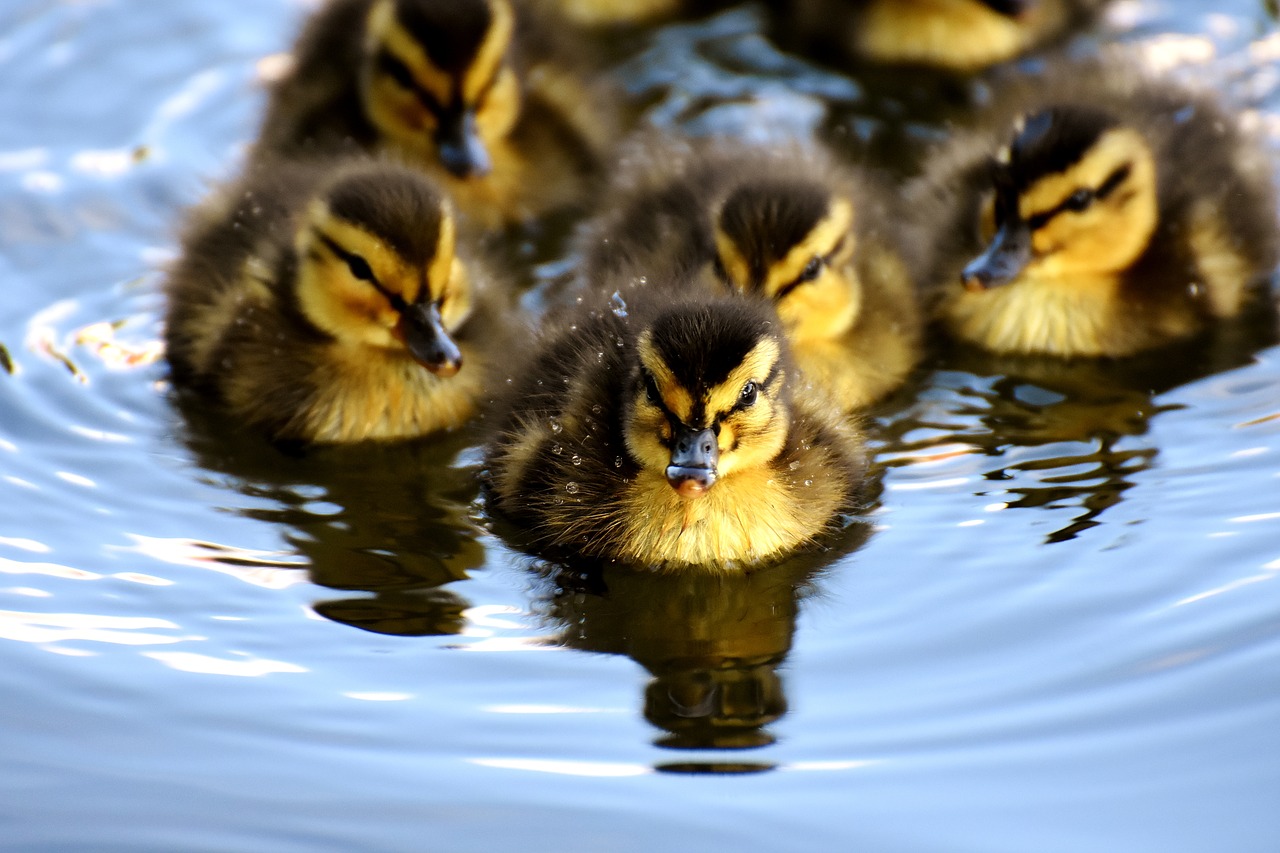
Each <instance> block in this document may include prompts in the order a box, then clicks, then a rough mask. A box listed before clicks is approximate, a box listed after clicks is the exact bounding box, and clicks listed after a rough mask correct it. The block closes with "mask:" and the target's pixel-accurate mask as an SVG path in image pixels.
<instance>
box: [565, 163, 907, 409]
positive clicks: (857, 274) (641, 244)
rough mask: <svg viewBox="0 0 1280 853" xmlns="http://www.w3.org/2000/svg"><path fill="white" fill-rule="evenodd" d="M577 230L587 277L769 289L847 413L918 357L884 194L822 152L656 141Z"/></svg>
mask: <svg viewBox="0 0 1280 853" xmlns="http://www.w3.org/2000/svg"><path fill="white" fill-rule="evenodd" d="M637 148H638V150H637V151H636V152H635V153H633V154H631V155H629V156H628V157H627V158H626V159H624V163H625V164H626V168H625V169H624V173H623V174H622V176H621V177H620V179H619V180H618V182H617V184H616V186H615V187H614V188H613V192H612V193H611V196H612V199H613V206H612V208H611V209H608V210H606V211H605V212H604V213H603V214H601V215H600V216H599V217H598V218H597V219H596V220H595V221H593V222H592V223H589V224H588V226H587V227H586V228H585V229H584V230H583V232H582V233H581V235H580V236H579V238H578V245H579V252H580V255H581V256H582V266H581V277H582V278H583V279H585V286H587V287H593V286H595V285H594V283H595V282H598V281H610V280H612V278H613V277H614V276H616V275H617V274H618V273H619V272H620V271H622V270H633V271H636V272H639V273H640V274H642V275H644V276H645V277H646V278H647V279H653V280H657V281H680V282H688V281H689V278H688V274H690V273H694V274H696V277H697V278H696V283H697V284H698V286H699V287H700V288H702V289H706V290H717V291H719V290H724V289H726V288H727V289H728V290H730V291H734V292H737V293H741V294H746V295H749V296H756V297H762V298H764V299H766V300H768V301H769V302H771V303H772V304H773V305H774V307H775V308H776V310H777V312H778V316H779V318H780V319H781V321H782V324H783V328H784V329H785V330H786V333H787V338H788V341H789V343H790V345H791V350H792V353H793V355H794V357H795V360H796V364H797V365H798V366H799V368H800V369H801V371H802V372H803V373H804V374H805V375H806V377H807V378H809V379H811V380H813V381H815V382H816V383H817V384H818V385H819V386H821V387H822V388H823V389H824V390H825V391H826V392H827V393H828V394H830V396H831V397H832V398H833V399H834V400H835V401H836V402H837V404H838V405H839V406H840V407H841V408H843V409H853V408H859V407H862V406H866V405H868V404H870V403H873V402H875V401H877V400H879V399H881V398H883V397H884V396H885V395H886V394H888V393H889V392H891V391H893V390H894V389H895V388H897V387H898V386H899V385H901V384H902V382H903V381H904V380H905V379H906V377H907V376H908V374H909V373H910V372H911V370H912V368H913V367H914V366H915V365H916V363H917V361H918V360H919V358H920V354H921V341H920V338H921V334H920V332H921V321H920V312H919V308H918V306H917V297H916V287H915V284H914V282H913V281H912V280H911V277H910V275H909V274H908V270H907V267H906V265H905V264H904V262H903V260H902V258H901V257H900V255H899V252H898V249H897V247H896V245H895V244H894V242H893V239H892V233H891V230H892V229H893V228H894V227H895V225H896V222H895V220H896V218H897V217H896V216H895V215H894V214H893V213H892V212H891V210H890V205H889V200H888V198H889V196H888V193H886V192H885V191H884V189H883V188H882V187H881V186H880V184H879V183H878V182H877V181H876V180H875V179H873V177H872V176H871V175H870V174H869V173H867V172H864V171H862V170H858V169H854V168H853V167H849V166H844V165H841V164H838V163H837V162H836V161H835V160H834V159H832V158H831V157H829V156H827V155H826V154H825V153H823V152H822V151H821V150H819V149H816V148H809V147H801V146H798V145H794V146H792V145H784V146H774V147H751V146H747V145H742V144H737V143H734V142H732V141H730V140H724V139H708V140H697V141H687V142H683V143H682V142H677V141H671V140H667V141H662V142H657V141H649V142H646V143H644V144H642V146H638V147H637Z"/></svg>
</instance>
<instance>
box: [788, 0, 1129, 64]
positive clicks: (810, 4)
mask: <svg viewBox="0 0 1280 853" xmlns="http://www.w3.org/2000/svg"><path fill="white" fill-rule="evenodd" d="M1104 2H1105V0H800V2H798V3H785V4H778V5H779V7H780V8H779V13H778V16H777V17H778V21H779V27H780V29H781V30H782V32H783V38H784V40H788V39H790V40H799V41H802V42H804V43H808V44H812V45H814V46H816V47H817V48H818V49H820V50H825V51H827V52H830V53H833V54H836V55H840V56H849V57H852V58H854V59H856V60H861V61H865V62H873V63H884V64H894V65H899V64H902V65H921V66H928V67H934V68H942V69H946V70H949V71H955V72H959V73H966V74H967V73H973V72H976V71H980V70H982V69H983V68H987V67H989V66H992V65H995V64H997V63H1000V62H1005V61H1007V60H1010V59H1013V58H1015V57H1017V56H1021V55H1022V54H1024V53H1027V52H1029V51H1031V50H1033V49H1035V48H1037V47H1040V46H1042V45H1044V44H1047V43H1049V42H1052V41H1053V40H1055V39H1057V38H1060V37H1062V36H1063V35H1064V34H1066V33H1067V32H1069V31H1070V30H1071V29H1073V28H1075V27H1077V26H1079V25H1081V24H1082V23H1083V22H1085V21H1086V20H1087V19H1088V18H1089V16H1090V15H1091V14H1092V13H1093V12H1095V11H1096V10H1097V9H1098V8H1099V7H1100V6H1101V5H1102V4H1103V3H1104Z"/></svg>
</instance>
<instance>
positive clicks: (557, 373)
mask: <svg viewBox="0 0 1280 853" xmlns="http://www.w3.org/2000/svg"><path fill="white" fill-rule="evenodd" d="M630 295H631V299H630V302H628V303H627V304H626V305H625V307H623V306H621V305H620V304H618V301H617V300H614V310H603V311H589V312H585V313H583V314H580V315H578V316H576V317H574V318H572V320H571V321H570V322H569V323H568V324H567V325H565V326H564V327H562V328H560V329H559V330H558V331H551V332H548V333H547V334H546V337H545V338H544V340H543V341H542V343H541V345H540V347H539V348H538V349H537V351H536V352H535V354H534V356H533V357H532V359H531V360H530V363H529V365H528V368H527V369H526V370H524V371H523V372H522V373H521V374H520V375H519V376H517V377H515V378H514V381H513V382H512V387H511V388H510V393H509V395H508V397H507V398H506V400H505V401H504V402H499V403H498V404H497V406H496V408H495V409H494V413H493V421H494V423H493V424H492V426H493V429H494V437H493V439H492V440H491V441H490V442H489V445H488V448H487V452H486V461H487V471H488V474H487V477H488V483H489V495H490V506H491V507H492V508H493V509H494V510H495V512H496V513H497V514H498V515H499V516H500V517H502V516H505V517H506V518H509V519H511V520H512V521H514V522H515V523H516V524H518V525H519V526H521V527H522V528H524V529H525V530H526V531H527V534H522V535H527V537H528V540H529V544H530V546H531V547H532V548H533V549H534V550H535V551H537V552H539V553H543V554H545V555H549V556H553V557H557V558H561V557H573V556H579V557H587V558H603V559H608V560H618V561H623V562H624V563H627V564H631V565H641V566H650V567H654V568H663V569H681V568H689V567H695V566H703V567H708V568H711V569H713V570H724V571H733V570H737V569H744V568H746V567H749V566H751V565H754V564H757V563H759V562H762V561H766V560H771V559H774V558H778V557H781V556H782V555H784V554H786V553H787V552H789V551H792V550H793V549H796V548H800V547H802V546H805V545H807V544H809V543H811V542H813V541H814V540H815V539H816V538H817V537H819V536H820V535H821V534H823V533H824V532H826V531H828V530H830V529H832V528H833V527H834V526H835V523H836V522H835V520H836V516H837V514H838V513H840V512H842V511H843V510H846V509H853V504H854V501H855V498H856V496H857V494H858V492H859V489H860V487H861V485H862V482H863V478H864V474H865V471H866V451H865V446H864V442H863V438H862V436H861V434H860V432H859V431H858V429H857V428H856V427H855V426H853V425H850V424H848V423H846V422H845V421H844V420H843V419H841V418H838V417H837V416H836V415H835V414H834V412H833V408H832V406H831V405H830V404H829V403H828V402H827V401H826V400H825V399H824V398H823V397H822V395H821V394H820V393H819V392H818V391H817V389H814V388H811V387H806V386H805V385H804V384H803V383H802V381H801V378H800V376H799V374H798V373H797V372H796V370H795V368H794V367H793V366H792V364H791V361H790V358H789V353H788V351H787V345H786V341H785V339H784V337H783V336H782V335H781V333H780V331H779V329H778V324H777V321H776V318H775V316H774V314H773V312H772V311H771V310H770V309H769V308H768V306H766V305H764V304H761V303H759V302H756V301H752V300H745V299H734V298H730V297H700V296H696V295H690V296H688V297H687V298H685V299H679V300H671V299H666V298H663V299H649V300H645V299H644V298H643V297H644V296H646V295H649V296H652V295H653V294H652V293H650V292H649V291H636V292H631V294H630ZM624 301H625V299H624Z"/></svg>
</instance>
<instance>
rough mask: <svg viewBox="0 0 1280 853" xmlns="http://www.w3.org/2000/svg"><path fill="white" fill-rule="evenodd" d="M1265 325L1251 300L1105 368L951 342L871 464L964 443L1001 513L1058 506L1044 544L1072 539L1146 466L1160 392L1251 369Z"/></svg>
mask: <svg viewBox="0 0 1280 853" xmlns="http://www.w3.org/2000/svg"><path fill="white" fill-rule="evenodd" d="M1274 318H1275V315H1274V309H1272V308H1271V307H1270V306H1268V305H1266V304H1264V301H1258V302H1256V303H1254V304H1252V305H1251V306H1250V308H1249V310H1248V311H1246V312H1245V314H1243V315H1242V316H1241V317H1239V318H1236V319H1234V320H1231V321H1227V322H1224V323H1220V324H1218V325H1216V326H1215V327H1214V328H1213V329H1211V330H1210V331H1209V332H1208V333H1207V334H1206V335H1203V336H1201V337H1199V338H1197V339H1195V340H1193V341H1189V342H1184V343H1181V344H1175V345H1173V346H1170V347H1165V348H1162V349H1160V350H1159V351H1157V352H1149V353H1144V354H1140V355H1137V356H1133V357H1131V358H1128V359H1125V360H1123V361H1118V362H1114V363H1108V362H1099V361H1096V360H1083V361H1073V362H1064V361H1062V360H1060V359H1053V358H1048V357H1043V358H1035V357H1013V356H997V355H993V354H991V353H987V352H983V351H979V350H975V349H974V348H972V347H965V346H954V347H952V348H950V349H948V350H947V351H945V352H940V353H939V354H938V356H937V358H938V363H939V364H943V365H945V366H946V369H945V370H940V371H938V372H936V373H935V374H934V375H933V377H932V379H931V381H930V385H931V386H932V387H931V390H930V391H929V393H927V394H924V395H922V396H921V397H920V398H919V399H918V400H917V402H916V403H915V404H914V405H912V406H910V407H908V408H907V409H905V410H903V411H901V412H898V413H897V414H896V415H894V416H893V417H892V418H889V419H886V423H884V424H883V426H882V429H881V430H880V433H879V434H880V436H881V438H882V440H883V441H884V446H883V448H882V450H881V452H880V454H879V455H878V460H879V462H880V463H881V464H884V465H887V466H890V467H892V466H896V465H906V464H910V463H911V461H912V460H915V459H919V458H920V457H922V456H929V455H932V454H934V453H937V452H949V451H947V450H946V448H948V447H951V446H954V445H956V444H959V445H965V446H968V447H971V448H973V449H974V450H975V451H976V452H978V453H981V454H983V455H986V456H990V457H992V458H993V459H998V460H1001V461H1000V464H999V466H998V467H995V468H992V469H990V470H988V471H986V473H985V478H986V480H987V481H989V482H990V483H991V490H990V491H989V492H987V494H988V495H990V496H991V497H992V498H993V499H996V500H999V501H1001V502H1003V503H1004V505H1005V506H1006V507H1008V508H1011V509H1016V508H1032V509H1039V510H1044V511H1047V512H1049V513H1051V514H1054V515H1055V516H1056V515H1061V514H1063V511H1064V510H1065V511H1066V514H1067V522H1066V523H1065V524H1062V525H1060V526H1057V527H1054V528H1053V529H1051V530H1050V531H1049V532H1048V533H1047V534H1046V535H1045V541H1047V542H1060V541H1065V540H1068V539H1073V538H1075V537H1077V536H1079V535H1080V534H1082V533H1084V532H1085V531H1087V530H1089V529H1091V528H1094V527H1098V526H1099V525H1101V524H1104V523H1105V519H1104V516H1105V514H1106V513H1107V512H1109V511H1110V510H1112V509H1113V508H1115V507H1116V506H1118V505H1119V504H1121V503H1122V502H1123V500H1124V498H1125V494H1126V493H1127V492H1128V491H1129V490H1130V489H1131V488H1133V486H1134V485H1136V484H1137V482H1138V481H1139V478H1140V477H1141V476H1142V474H1143V473H1144V472H1145V471H1147V470H1149V469H1151V468H1152V467H1153V466H1154V465H1156V463H1157V459H1158V455H1159V447H1157V446H1155V445H1154V443H1153V441H1152V439H1151V438H1150V437H1149V430H1150V425H1151V420H1152V418H1155V417H1157V416H1159V415H1160V414H1161V413H1162V412H1166V411H1169V410H1170V409H1171V408H1172V406H1171V405H1170V404H1167V403H1164V402H1162V400H1161V395H1162V394H1164V393H1165V392H1167V391H1170V390H1172V389H1174V388H1176V387H1178V386H1181V385H1184V384H1187V383H1189V382H1194V381H1197V380H1200V379H1203V378H1205V377H1208V376H1212V375H1214V374H1216V373H1220V372H1223V371H1227V370H1231V369H1234V368H1236V367H1241V366H1243V365H1247V364H1250V363H1251V362H1252V361H1253V359H1254V354H1255V353H1257V352H1259V351H1260V350H1262V349H1264V348H1267V347H1270V346H1274V345H1275V344H1276V343H1278V342H1280V330H1278V329H1277V328H1276V324H1275V320H1274ZM922 435H924V436H925V437H923V438H922V437H921V436H922Z"/></svg>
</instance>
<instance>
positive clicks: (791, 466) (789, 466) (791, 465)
mask: <svg viewBox="0 0 1280 853" xmlns="http://www.w3.org/2000/svg"><path fill="white" fill-rule="evenodd" d="M787 467H788V468H790V469H791V470H792V471H795V470H796V469H797V468H799V467H800V463H799V462H798V461H797V462H792V463H791V464H790V465H788V466H787Z"/></svg>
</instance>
